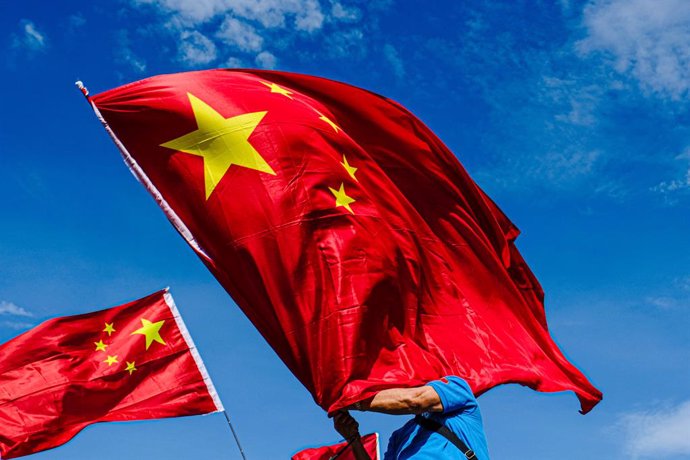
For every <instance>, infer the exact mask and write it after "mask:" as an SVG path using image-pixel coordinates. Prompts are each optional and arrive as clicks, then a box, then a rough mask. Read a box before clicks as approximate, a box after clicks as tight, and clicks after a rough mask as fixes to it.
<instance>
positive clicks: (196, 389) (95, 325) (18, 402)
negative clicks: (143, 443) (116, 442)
mask: <svg viewBox="0 0 690 460" xmlns="http://www.w3.org/2000/svg"><path fill="white" fill-rule="evenodd" d="M222 410H223V407H222V405H221V403H220V400H219V399H218V396H217V394H216V392H215V390H214V388H213V384H212V383H211V380H210V379H209V377H208V374H207V373H206V369H205V367H204V364H203V362H202V361H201V358H200V357H199V354H198V353H197V351H196V349H195V348H194V344H193V343H192V340H191V338H190V336H189V334H188V332H187V329H186V328H185V326H184V323H183V322H182V318H181V317H180V315H179V313H178V312H177V308H176V307H175V304H174V302H173V299H172V297H171V296H170V294H169V293H168V291H167V290H164V291H160V292H157V293H155V294H152V295H150V296H148V297H145V298H143V299H140V300H136V301H134V302H130V303H128V304H125V305H122V306H119V307H115V308H110V309H108V310H101V311H98V312H95V313H87V314H84V315H76V316H66V317H63V318H55V319H51V320H49V321H46V322H44V323H43V324H41V325H39V326H37V327H35V328H34V329H32V330H30V331H28V332H25V333H24V334H22V335H20V336H19V337H16V338H14V339H12V340H10V341H9V342H7V343H5V344H4V345H2V346H0V458H3V459H5V458H15V457H21V456H23V455H28V454H32V453H35V452H39V451H42V450H45V449H50V448H52V447H56V446H59V445H61V444H64V443H66V442H67V441H69V440H70V439H72V438H73V437H74V436H75V435H76V434H77V433H79V431H81V430H82V429H83V428H84V427H86V426H87V425H90V424H92V423H96V422H115V421H126V420H144V419H154V418H163V417H180V416H183V415H197V414H208V413H211V412H218V411H222Z"/></svg>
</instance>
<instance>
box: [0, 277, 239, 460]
mask: <svg viewBox="0 0 690 460" xmlns="http://www.w3.org/2000/svg"><path fill="white" fill-rule="evenodd" d="M163 298H164V299H165V303H166V304H167V305H168V308H169V309H170V312H171V313H172V315H173V319H174V320H175V323H176V324H177V328H178V329H179V330H180V334H182V338H183V339H184V341H185V343H186V344H187V348H189V352H190V353H191V354H192V358H194V362H195V363H196V367H197V369H199V373H200V374H201V377H202V378H203V379H204V383H205V384H206V389H207V390H208V394H209V395H210V396H211V399H213V403H214V404H215V405H216V410H215V412H223V411H224V410H225V408H224V407H223V403H222V402H221V400H220V396H219V395H218V392H217V391H216V387H215V386H214V385H213V381H212V380H211V376H210V375H209V373H208V371H207V370H206V365H204V361H203V360H202V359H201V355H200V354H199V350H197V348H196V345H194V340H192V336H191V334H190V333H189V330H188V329H187V325H186V324H185V323H184V320H183V319H182V315H180V311H179V310H178V309H177V305H175V300H174V299H173V297H172V295H171V294H170V288H169V287H166V288H165V293H164V294H163ZM209 413H211V414H213V413H214V412H209ZM0 460H2V459H0Z"/></svg>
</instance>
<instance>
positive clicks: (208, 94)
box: [90, 70, 601, 412]
mask: <svg viewBox="0 0 690 460" xmlns="http://www.w3.org/2000/svg"><path fill="white" fill-rule="evenodd" d="M90 101H91V103H92V104H93V106H94V109H95V110H96V112H97V115H99V116H100V117H101V119H102V121H103V122H104V123H106V125H107V128H108V129H109V132H110V134H111V135H112V136H113V139H114V140H115V142H116V143H117V145H118V147H119V148H120V150H121V151H122V153H123V155H124V158H125V161H126V163H127V164H128V166H129V167H130V169H131V170H132V172H133V173H134V174H135V175H136V176H137V178H138V179H139V180H140V181H141V182H142V183H143V184H144V185H145V187H146V188H147V189H148V190H149V192H150V193H151V194H152V195H153V196H154V198H155V199H156V201H157V202H158V203H159V204H160V206H161V207H162V208H163V210H164V212H165V213H166V214H167V216H168V218H169V219H170V220H171V222H172V223H173V224H174V225H175V227H176V228H177V230H178V231H179V232H180V233H181V234H182V236H183V237H184V238H185V239H186V240H187V242H188V243H189V244H190V245H191V246H192V248H193V249H194V250H195V251H196V252H197V254H198V255H199V257H200V258H201V259H202V260H203V261H204V263H205V264H206V265H207V266H208V268H209V269H210V270H211V271H212V272H213V274H214V275H215V276H216V278H217V279H218V280H219V281H220V283H221V284H222V285H223V286H224V287H225V289H226V290H227V291H228V292H229V293H230V295H231V296H232V297H233V298H234V299H235V301H236V302H237V304H238V305H239V306H240V308H241V309H242V310H243V311H244V313H245V314H246V315H247V316H248V317H249V319H250V320H251V321H252V323H253V324H254V325H255V326H256V328H257V329H258V330H259V331H260V332H261V334H263V336H264V337H265V338H266V340H267V341H268V342H269V344H270V345H271V346H272V347H273V349H274V350H275V351H276V353H278V355H279V356H280V357H281V358H282V360H283V361H284V362H285V364H286V365H287V366H288V367H289V368H290V369H291V371H292V372H293V373H294V374H295V375H296V376H297V378H298V379H299V380H300V381H301V382H302V383H303V384H304V385H305V386H306V387H307V389H308V390H309V391H310V392H311V393H312V395H313V397H314V399H315V400H316V402H317V403H318V404H319V405H320V406H321V407H323V408H324V409H326V410H328V411H334V410H337V409H339V408H342V407H345V406H348V405H350V404H352V403H355V402H356V401H359V400H362V399H364V398H367V397H369V396H372V395H374V394H375V393H376V392H378V391H379V390H381V389H384V388H390V387H396V386H416V385H423V384H425V383H426V382H428V381H430V380H433V379H436V378H439V377H441V376H444V375H458V376H461V377H463V378H464V379H466V380H467V381H468V382H469V384H470V385H471V386H472V388H473V390H474V391H475V393H476V394H481V393H483V392H484V391H486V390H488V389H489V388H491V387H493V386H496V385H499V384H502V383H521V384H523V385H527V386H529V387H531V388H534V389H536V390H539V391H562V390H572V391H574V392H575V393H576V394H577V396H578V397H579V399H580V402H581V407H582V410H583V411H584V412H586V411H589V410H590V409H591V408H592V407H593V406H594V405H595V404H596V403H597V402H598V401H599V400H600V399H601V393H600V392H599V391H598V390H597V389H596V388H594V387H593V386H592V385H591V384H590V383H589V382H588V381H587V379H586V378H585V376H584V375H583V374H582V373H581V372H580V371H578V370H577V369H576V368H575V367H574V366H573V365H572V364H571V363H570V362H568V360H566V359H565V357H564V356H563V354H562V353H561V352H560V350H559V349H558V347H557V346H556V344H555V343H554V342H553V340H552V339H551V337H550V335H549V332H548V329H547V325H546V318H545V315H544V306H543V294H542V291H541V288H540V286H539V283H538V282H537V280H536V279H535V277H534V275H533V274H532V272H531V271H530V269H529V268H528V266H527V265H526V264H525V262H524V261H523V259H522V257H521V256H520V253H519V252H518V250H517V249H516V247H515V245H514V240H515V238H516V237H517V236H518V233H519V231H518V230H517V228H515V226H514V225H513V224H512V223H511V222H510V220H508V218H507V217H506V216H505V215H504V214H503V213H502V212H501V211H500V210H499V209H498V207H497V206H496V205H495V204H494V203H493V202H492V201H491V200H490V199H489V198H488V197H487V196H486V195H485V194H484V193H483V192H482V190H481V189H480V188H479V187H478V186H477V185H476V184H475V183H474V181H473V180H472V179H471V178H470V177H469V176H468V174H467V172H466V171H465V170H464V169H463V167H462V166H461V165H460V163H459V162H458V160H457V159H456V158H455V156H454V155H453V153H452V152H450V151H449V150H448V148H446V147H445V146H444V145H443V143H442V142H441V141H440V140H439V139H438V138H437V137H436V136H435V135H434V134H433V133H432V132H431V131H430V130H429V128H427V127H426V126H425V125H424V124H423V123H422V122H420V121H419V120H418V119H417V118H415V117H414V115H412V114H411V113H410V112H408V111H407V110H406V109H405V108H403V107H402V106H400V105H399V104H397V103H395V102H393V101H391V100H390V99H386V98H385V97H381V96H378V95H376V94H373V93H371V92H368V91H365V90H362V89H359V88H355V87H352V86H349V85H346V84H343V83H338V82H335V81H330V80H325V79H322V78H317V77H311V76H305V75H297V74H289V73H283V72H271V71H257V70H208V71H200V72H188V73H181V74H173V75H161V76H157V77H152V78H149V79H146V80H143V81H139V82H136V83H132V84H129V85H125V86H122V87H120V88H115V89H112V90H110V91H106V92H104V93H101V94H98V95H95V96H93V97H91V98H90Z"/></svg>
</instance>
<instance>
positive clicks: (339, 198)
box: [328, 183, 355, 214]
mask: <svg viewBox="0 0 690 460" xmlns="http://www.w3.org/2000/svg"><path fill="white" fill-rule="evenodd" d="M328 190H330V191H331V193H332V194H333V196H334V197H335V207H336V208H337V207H338V206H342V207H344V208H345V209H347V210H348V211H350V213H351V214H354V213H355V212H354V211H353V210H352V208H351V207H350V203H354V202H355V200H353V199H352V198H350V197H349V196H347V194H346V193H345V184H342V183H341V184H340V190H336V189H334V188H331V187H328Z"/></svg>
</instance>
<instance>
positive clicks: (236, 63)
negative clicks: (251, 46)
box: [225, 56, 247, 69]
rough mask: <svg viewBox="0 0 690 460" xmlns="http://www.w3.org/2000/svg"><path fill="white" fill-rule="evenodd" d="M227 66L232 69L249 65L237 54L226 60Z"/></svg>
mask: <svg viewBox="0 0 690 460" xmlns="http://www.w3.org/2000/svg"><path fill="white" fill-rule="evenodd" d="M225 67H229V68H231V69H241V68H244V67H247V66H246V65H245V63H244V61H243V60H242V59H240V58H238V57H235V56H231V57H229V58H228V60H227V61H225Z"/></svg>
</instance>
